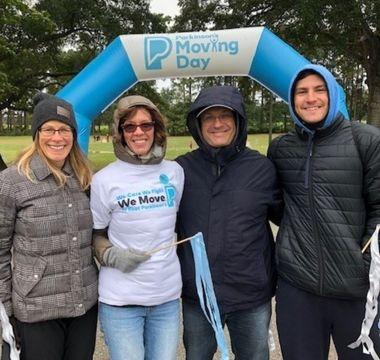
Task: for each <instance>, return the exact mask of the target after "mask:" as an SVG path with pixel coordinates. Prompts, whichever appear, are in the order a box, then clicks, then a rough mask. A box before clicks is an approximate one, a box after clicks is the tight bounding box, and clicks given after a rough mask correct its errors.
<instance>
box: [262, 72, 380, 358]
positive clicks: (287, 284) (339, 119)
mask: <svg viewBox="0 0 380 360" xmlns="http://www.w3.org/2000/svg"><path fill="white" fill-rule="evenodd" d="M338 101H339V94H338V84H337V82H336V80H335V79H334V77H333V76H332V74H331V73H330V72H329V71H328V70H327V69H325V68H324V67H322V66H318V65H307V66H305V67H304V68H303V69H301V70H300V72H299V73H298V74H297V75H296V76H295V78H294V80H293V81H292V83H291V86H290V89H289V109H290V114H291V117H292V119H293V121H294V122H295V125H296V128H295V131H292V132H290V133H289V134H286V135H284V136H282V137H280V138H276V139H275V140H274V141H273V142H272V144H271V146H270V148H269V152H268V156H269V158H270V159H272V161H273V162H274V163H275V166H276V168H277V171H278V174H279V177H280V182H281V185H282V188H283V195H284V201H285V209H284V217H283V219H282V222H281V226H280V230H279V233H278V236H277V242H276V260H277V270H278V274H279V282H278V289H277V293H276V301H277V305H276V314H277V328H278V331H279V337H280V344H281V349H282V354H283V358H284V359H285V360H287V359H291V360H304V359H308V360H314V359H315V360H317V359H318V360H321V359H322V360H323V359H327V357H328V351H329V345H330V337H332V338H333V341H334V344H335V347H336V350H337V353H338V357H339V359H344V360H350V359H355V360H357V359H367V358H368V355H364V354H363V353H362V350H361V349H355V350H351V349H349V348H348V347H347V346H348V345H349V344H351V343H352V342H354V341H355V340H356V339H357V337H358V336H359V334H360V329H361V323H362V320H363V318H364V313H365V303H366V293H367V291H368V273H369V265H370V254H369V250H366V251H365V252H364V253H362V250H363V248H364V245H365V244H366V242H367V241H368V239H369V238H370V236H371V234H372V233H373V231H374V230H375V227H376V224H379V223H380V131H379V129H377V128H375V127H372V126H369V125H364V124H358V123H351V122H349V121H347V120H345V119H344V118H343V116H342V114H341V113H340V112H339V110H338ZM376 324H377V322H376ZM371 337H372V340H373V342H374V346H375V349H377V351H378V350H379V349H380V347H379V345H380V341H379V335H378V334H372V336H371Z"/></svg>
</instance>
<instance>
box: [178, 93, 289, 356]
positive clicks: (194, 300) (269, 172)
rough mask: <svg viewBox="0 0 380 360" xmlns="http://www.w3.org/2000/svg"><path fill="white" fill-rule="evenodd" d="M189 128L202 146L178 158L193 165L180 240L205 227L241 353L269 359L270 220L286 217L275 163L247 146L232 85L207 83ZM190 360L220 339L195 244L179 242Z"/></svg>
mask: <svg viewBox="0 0 380 360" xmlns="http://www.w3.org/2000/svg"><path fill="white" fill-rule="evenodd" d="M187 126H188V128H189V131H190V133H191V135H192V136H193V138H194V140H195V141H196V143H197V144H198V146H199V148H198V149H197V150H194V151H192V152H190V153H188V154H186V155H183V156H180V157H179V158H177V161H178V163H179V164H180V165H181V166H182V167H183V169H184V171H185V186H184V192H183V195H182V200H181V204H180V209H179V217H178V232H179V236H180V238H185V237H189V236H192V235H194V234H195V233H197V232H198V231H201V232H202V233H203V237H204V240H205V245H206V251H207V256H208V261H209V264H210V270H211V275H212V280H213V284H214V290H215V294H216V298H217V302H218V306H219V310H220V313H221V318H222V319H221V320H222V323H223V325H224V324H226V325H227V327H228V330H229V333H230V337H231V342H232V351H233V352H234V354H235V356H236V358H237V359H240V360H242V359H255V360H262V359H269V351H268V328H269V321H270V315H271V302H270V301H271V297H272V296H273V294H274V288H275V269H274V264H273V262H274V261H273V249H274V242H273V236H272V232H271V229H270V226H269V222H268V218H269V217H270V216H271V218H272V216H273V217H275V215H276V214H277V215H278V216H280V212H281V205H282V203H281V197H280V193H279V190H278V187H277V178H276V172H275V169H274V166H273V164H272V163H271V162H270V161H269V160H268V159H267V158H266V157H265V156H262V155H260V154H259V153H258V152H257V151H254V150H251V149H248V148H246V140H247V118H246V113H245V109H244V103H243V99H242V96H241V95H240V93H239V92H238V90H237V89H236V88H234V87H231V86H215V87H211V88H206V89H203V90H202V91H201V92H200V94H199V95H198V97H197V98H196V100H195V101H194V103H193V104H192V105H191V107H190V110H189V113H188V116H187ZM178 254H179V257H180V261H181V271H182V281H183V290H182V300H183V302H182V303H183V321H184V344H185V348H186V359H187V360H208V359H212V358H213V355H214V353H215V351H216V341H215V336H214V333H213V329H212V327H211V325H210V324H209V323H208V321H207V320H206V317H205V316H204V314H203V313H202V310H201V307H200V305H199V301H198V296H197V291H196V285H195V274H194V260H193V253H192V250H191V246H190V244H186V245H184V246H179V248H178Z"/></svg>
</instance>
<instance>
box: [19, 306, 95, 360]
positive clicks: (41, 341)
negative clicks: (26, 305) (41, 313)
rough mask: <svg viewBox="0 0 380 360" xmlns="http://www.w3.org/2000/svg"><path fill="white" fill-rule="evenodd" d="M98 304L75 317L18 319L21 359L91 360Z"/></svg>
mask: <svg viewBox="0 0 380 360" xmlns="http://www.w3.org/2000/svg"><path fill="white" fill-rule="evenodd" d="M97 314H98V306H97V305H95V306H93V307H92V308H91V309H90V310H89V311H87V312H86V313H85V314H84V315H82V316H78V317H74V318H64V319H57V320H48V321H40V322H36V323H26V322H21V321H17V330H18V332H19V335H20V337H21V360H42V359H43V360H91V359H92V356H93V353H94V350H95V340H96V325H97Z"/></svg>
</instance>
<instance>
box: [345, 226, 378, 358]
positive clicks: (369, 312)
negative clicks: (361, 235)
mask: <svg viewBox="0 0 380 360" xmlns="http://www.w3.org/2000/svg"><path fill="white" fill-rule="evenodd" d="M379 230H380V225H377V227H376V230H375V232H374V233H373V235H372V237H371V239H370V242H371V266H370V268H369V290H368V293H367V303H366V305H365V315H364V320H363V323H362V329H361V333H360V335H359V337H358V339H357V340H356V341H355V342H353V343H352V344H350V345H348V347H349V348H350V349H355V348H357V347H359V346H360V345H362V346H363V354H371V355H372V358H373V359H374V360H380V358H379V356H378V355H377V354H376V352H375V349H374V347H373V342H372V340H371V338H370V337H369V333H370V331H371V328H372V325H373V323H374V321H375V317H376V315H377V307H378V297H379V292H380V253H379V241H378V235H379ZM379 325H380V324H379Z"/></svg>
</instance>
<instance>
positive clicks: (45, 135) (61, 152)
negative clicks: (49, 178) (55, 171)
mask: <svg viewBox="0 0 380 360" xmlns="http://www.w3.org/2000/svg"><path fill="white" fill-rule="evenodd" d="M53 130H54V132H53ZM57 130H58V131H57ZM50 133H52V134H50ZM73 142H74V134H73V132H72V129H71V128H70V126H68V125H66V124H65V123H63V122H61V121H56V120H50V121H47V122H45V123H44V124H43V125H42V126H41V128H40V129H39V134H38V143H39V147H40V148H41V151H42V153H43V154H44V155H45V157H46V158H47V159H48V160H49V161H50V162H51V163H52V164H54V165H55V166H56V167H58V168H62V166H63V164H64V163H65V160H66V158H67V156H68V155H69V153H70V151H71V148H72V147H73Z"/></svg>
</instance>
